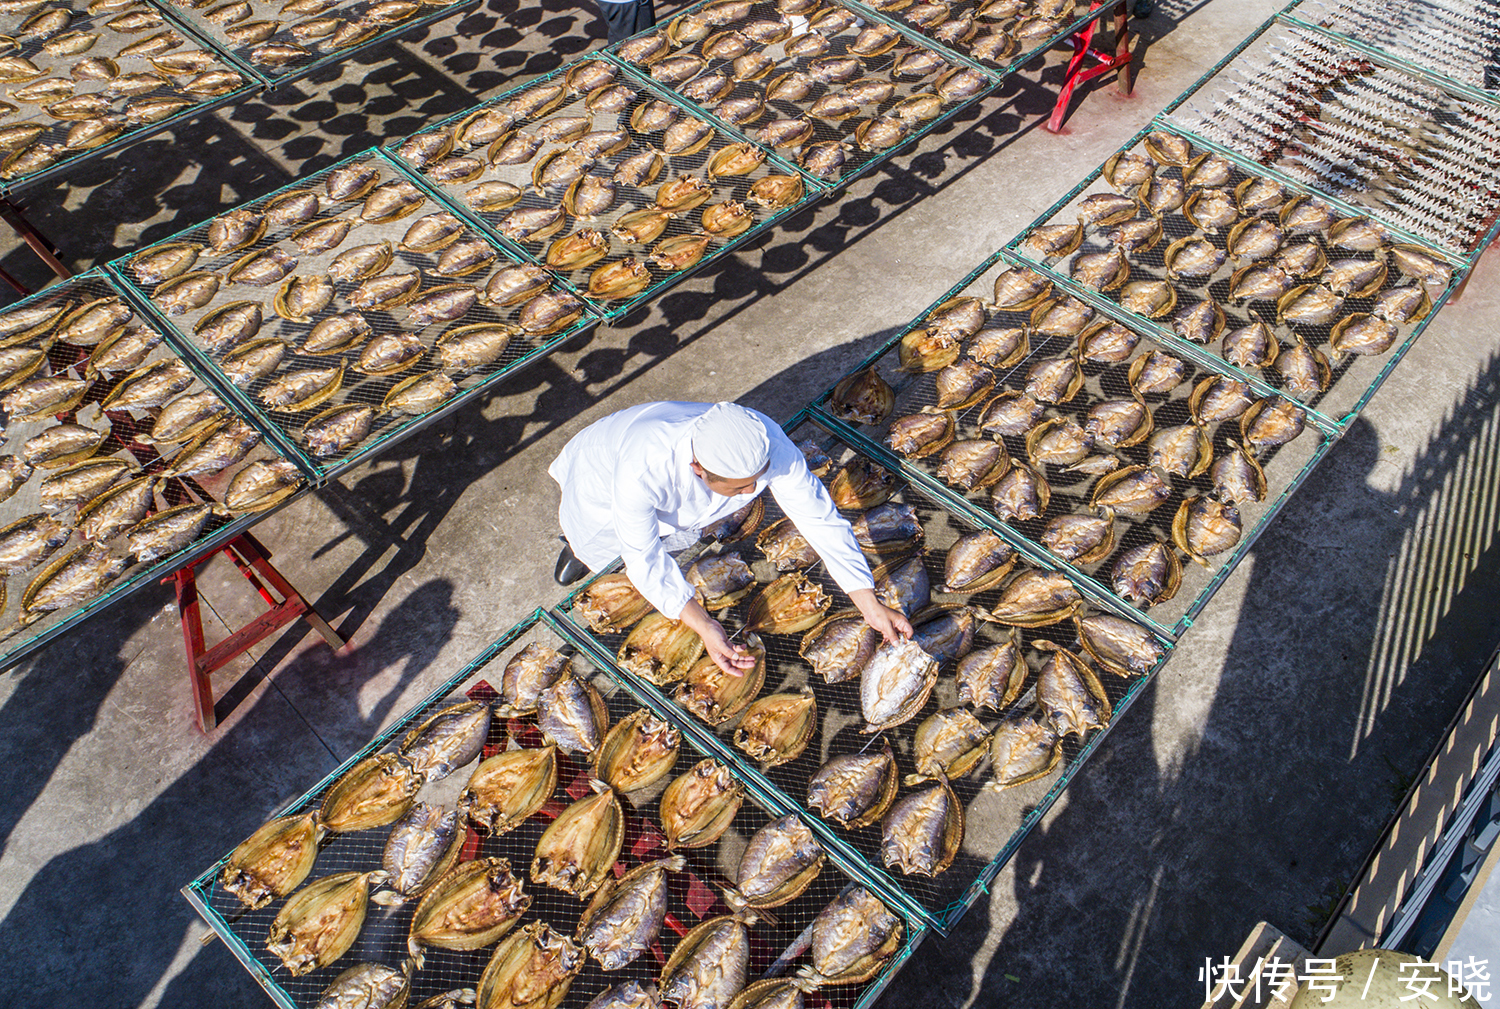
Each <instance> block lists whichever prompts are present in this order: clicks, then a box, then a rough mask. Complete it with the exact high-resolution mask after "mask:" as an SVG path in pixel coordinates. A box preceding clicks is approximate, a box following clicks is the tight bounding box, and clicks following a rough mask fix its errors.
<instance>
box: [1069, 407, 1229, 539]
mask: <svg viewBox="0 0 1500 1009" xmlns="http://www.w3.org/2000/svg"><path fill="white" fill-rule="evenodd" d="M1215 381H1217V379H1216V378H1209V379H1205V380H1204V382H1203V383H1200V384H1199V386H1198V389H1199V390H1201V389H1204V388H1205V386H1206V385H1211V384H1212V383H1214V382H1215ZM1247 388H1248V387H1247ZM1194 396H1195V397H1196V396H1197V390H1195V392H1194ZM1194 402H1195V403H1196V398H1195V399H1194ZM1248 406H1249V403H1248V401H1247V402H1246V404H1245V407H1246V408H1248ZM1240 412H1241V413H1243V412H1244V408H1242V409H1241V411H1240ZM1150 448H1151V456H1150V463H1151V465H1152V466H1155V467H1156V468H1157V469H1159V470H1161V471H1162V472H1163V473H1167V474H1169V475H1171V476H1179V477H1183V478H1185V479H1188V480H1191V479H1193V478H1194V477H1196V476H1198V475H1199V474H1200V473H1202V472H1204V471H1205V470H1207V469H1208V467H1209V464H1210V463H1212V462H1213V439H1212V438H1211V437H1210V436H1209V433H1208V431H1207V429H1206V428H1205V427H1203V425H1202V423H1201V422H1200V421H1198V420H1197V419H1196V415H1195V419H1194V422H1193V423H1191V424H1178V425H1175V426H1173V427H1164V428H1162V429H1161V430H1160V431H1158V432H1156V434H1155V435H1153V436H1152V438H1151V443H1150ZM1124 472H1125V471H1124V470H1122V471H1121V473H1124ZM1138 477H1139V478H1138V479H1137V478H1133V477H1122V478H1121V480H1120V482H1119V483H1113V484H1107V483H1105V481H1104V480H1100V481H1099V484H1098V486H1097V487H1096V488H1095V491H1094V496H1095V500H1096V501H1098V502H1100V503H1102V504H1104V505H1105V506H1106V507H1119V508H1120V509H1121V510H1122V511H1124V512H1125V513H1126V514H1127V515H1142V514H1145V513H1144V512H1142V511H1141V509H1142V508H1145V509H1146V510H1147V511H1150V510H1151V509H1152V508H1155V507H1156V505H1155V504H1152V503H1151V502H1152V501H1153V500H1155V499H1156V498H1158V497H1160V496H1161V494H1160V488H1159V487H1158V486H1157V485H1156V483H1155V482H1153V481H1152V480H1151V479H1150V477H1149V476H1147V475H1146V474H1145V473H1141V474H1139V475H1138ZM1157 503H1158V504H1159V503H1160V502H1157ZM1148 506H1149V507H1148Z"/></svg>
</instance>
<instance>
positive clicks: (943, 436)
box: [886, 413, 954, 459]
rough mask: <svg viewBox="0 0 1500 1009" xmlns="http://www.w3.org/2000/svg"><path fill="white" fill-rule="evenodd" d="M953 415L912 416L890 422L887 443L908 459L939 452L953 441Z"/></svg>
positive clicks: (920, 414) (921, 414) (924, 414)
mask: <svg viewBox="0 0 1500 1009" xmlns="http://www.w3.org/2000/svg"><path fill="white" fill-rule="evenodd" d="M953 432H954V424H953V415H952V414H949V413H940V414H926V413H919V414H912V415H910V416H907V417H898V418H897V419H896V420H894V421H892V422H891V427H890V432H889V434H888V435H887V437H886V441H887V443H888V444H889V445H890V446H891V448H892V449H894V450H895V451H896V452H898V453H900V454H901V455H904V456H906V457H907V458H910V459H920V458H922V457H924V456H929V455H932V454H934V453H935V452H940V451H942V450H943V449H944V448H946V447H947V446H948V445H949V444H951V443H952V441H953Z"/></svg>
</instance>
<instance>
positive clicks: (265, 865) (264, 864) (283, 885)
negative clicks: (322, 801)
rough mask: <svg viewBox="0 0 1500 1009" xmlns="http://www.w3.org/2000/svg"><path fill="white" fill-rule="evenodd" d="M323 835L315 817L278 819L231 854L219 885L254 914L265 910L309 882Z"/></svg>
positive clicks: (305, 814) (266, 825)
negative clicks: (319, 840) (270, 904)
mask: <svg viewBox="0 0 1500 1009" xmlns="http://www.w3.org/2000/svg"><path fill="white" fill-rule="evenodd" d="M321 834H322V830H321V829H320V828H319V827H318V817H317V814H316V813H301V814H296V815H292V816H280V817H277V818H276V819H274V820H271V821H269V822H268V823H265V824H263V825H262V826H261V827H259V828H258V829H257V830H256V831H255V833H253V834H251V835H250V836H249V837H248V838H246V839H245V840H244V841H243V842H241V843H240V845H239V846H238V847H236V848H235V849H234V851H232V852H231V853H230V855H229V859H228V860H227V861H226V862H225V864H224V869H223V871H221V872H220V873H219V882H220V884H221V885H222V886H223V887H224V889H225V891H227V892H228V893H232V894H234V895H235V897H237V898H239V901H240V903H241V904H244V905H245V906H246V907H248V908H250V909H251V910H252V911H253V910H257V909H259V908H262V907H265V906H266V905H267V904H269V903H271V901H273V900H277V899H280V898H281V897H285V896H286V895H287V894H289V893H291V892H292V891H293V890H295V889H297V887H298V886H300V885H301V884H302V881H303V880H304V879H306V878H307V874H308V873H309V872H311V871H312V867H313V861H314V860H315V859H316V858H317V855H318V839H319V837H320V836H321Z"/></svg>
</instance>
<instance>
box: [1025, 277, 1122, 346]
mask: <svg viewBox="0 0 1500 1009" xmlns="http://www.w3.org/2000/svg"><path fill="white" fill-rule="evenodd" d="M1138 283H1143V282H1138ZM1129 286H1131V287H1133V286H1134V285H1129ZM1127 289H1128V288H1127ZM1093 318H1094V310H1093V309H1092V308H1090V307H1089V306H1088V305H1085V304H1084V303H1083V302H1081V301H1079V300H1078V299H1077V298H1074V297H1065V298H1054V299H1051V300H1049V301H1044V302H1042V303H1041V304H1039V305H1037V306H1036V307H1035V308H1034V309H1032V310H1031V329H1032V331H1033V332H1035V333H1038V334H1040V335H1041V336H1065V337H1068V338H1070V339H1071V338H1072V337H1076V336H1077V335H1078V334H1079V333H1081V332H1083V330H1084V327H1086V326H1087V325H1088V324H1089V322H1090V321H1092V320H1093Z"/></svg>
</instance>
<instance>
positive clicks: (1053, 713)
mask: <svg viewBox="0 0 1500 1009" xmlns="http://www.w3.org/2000/svg"><path fill="white" fill-rule="evenodd" d="M1033 644H1034V646H1035V647H1036V648H1037V649H1038V650H1039V651H1044V652H1049V653H1050V655H1049V657H1048V659H1047V661H1046V662H1045V663H1043V665H1042V669H1041V672H1039V673H1038V674H1037V685H1036V696H1037V703H1038V704H1039V705H1041V708H1042V710H1043V711H1044V712H1046V716H1047V721H1048V722H1049V723H1050V725H1051V728H1052V729H1053V731H1055V732H1056V733H1057V734H1058V735H1059V736H1067V735H1070V734H1076V735H1078V736H1080V737H1083V736H1087V735H1088V732H1089V730H1090V729H1096V728H1103V727H1105V726H1106V725H1108V724H1109V720H1110V716H1111V714H1112V712H1111V710H1110V704H1109V698H1108V697H1107V696H1106V694H1105V693H1104V686H1103V685H1102V684H1101V683H1100V682H1099V678H1098V677H1097V676H1095V675H1094V672H1093V670H1092V669H1090V668H1089V667H1088V665H1087V664H1086V663H1085V662H1083V660H1082V659H1080V658H1079V657H1078V656H1076V655H1074V654H1073V653H1072V652H1069V651H1067V650H1066V649H1064V648H1061V647H1059V646H1058V645H1055V644H1053V643H1052V642H1050V641H1040V640H1039V641H1036V642H1034V643H1033Z"/></svg>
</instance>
